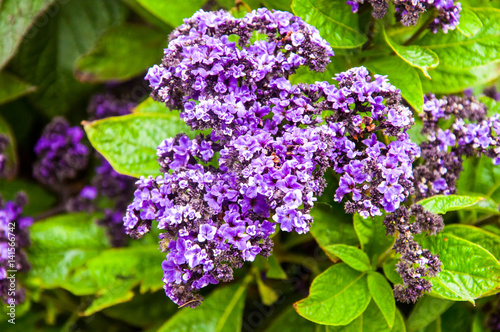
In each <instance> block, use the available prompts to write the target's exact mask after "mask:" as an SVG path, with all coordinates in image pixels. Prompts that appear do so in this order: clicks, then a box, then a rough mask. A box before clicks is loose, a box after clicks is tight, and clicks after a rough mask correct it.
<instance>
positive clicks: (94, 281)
mask: <svg viewBox="0 0 500 332" xmlns="http://www.w3.org/2000/svg"><path fill="white" fill-rule="evenodd" d="M164 259H165V254H163V253H162V252H160V251H159V250H158V245H149V246H135V247H129V248H118V249H109V250H105V251H102V252H101V253H100V254H99V255H98V256H95V257H93V258H91V259H90V260H88V261H86V262H85V264H83V265H82V266H80V267H78V268H77V269H76V270H75V271H74V272H73V274H72V275H71V277H70V278H68V280H67V281H66V282H65V283H64V284H63V285H62V287H63V288H66V289H67V290H69V291H70V292H72V293H74V294H76V295H91V294H97V295H98V296H97V297H96V298H95V299H94V301H92V303H91V304H90V306H89V307H88V308H86V310H85V311H84V313H83V314H84V315H91V314H93V313H95V312H97V311H99V310H102V309H103V308H107V307H110V306H112V305H115V304H117V303H122V302H126V301H129V300H130V299H132V298H133V296H134V292H133V291H132V289H133V288H134V287H135V286H137V285H140V286H141V287H140V292H141V293H145V292H147V291H156V290H158V289H161V288H162V286H163V282H162V277H163V273H162V269H161V262H162V261H163V260H164Z"/></svg>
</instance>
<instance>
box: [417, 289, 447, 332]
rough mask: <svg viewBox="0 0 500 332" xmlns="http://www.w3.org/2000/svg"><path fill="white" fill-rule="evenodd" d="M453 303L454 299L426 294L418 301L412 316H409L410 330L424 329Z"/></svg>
mask: <svg viewBox="0 0 500 332" xmlns="http://www.w3.org/2000/svg"><path fill="white" fill-rule="evenodd" d="M453 303H454V302H453V301H449V300H443V299H438V298H435V297H432V296H428V295H424V296H423V297H422V298H421V299H419V300H418V301H417V303H416V305H415V307H414V308H413V310H412V312H411V314H410V317H408V323H407V326H408V330H409V331H417V330H420V329H423V328H424V327H426V326H428V325H429V324H431V323H432V322H433V321H435V320H436V319H437V318H439V316H441V314H442V313H443V312H445V311H446V310H448V308H449V307H451V306H452V305H453Z"/></svg>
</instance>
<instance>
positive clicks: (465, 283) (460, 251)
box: [416, 234, 500, 303]
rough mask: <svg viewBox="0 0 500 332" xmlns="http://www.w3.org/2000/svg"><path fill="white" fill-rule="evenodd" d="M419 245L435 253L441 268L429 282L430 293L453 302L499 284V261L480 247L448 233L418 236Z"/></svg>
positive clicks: (481, 293) (485, 291) (472, 298)
mask: <svg viewBox="0 0 500 332" xmlns="http://www.w3.org/2000/svg"><path fill="white" fill-rule="evenodd" d="M416 239H417V241H418V242H419V243H420V244H421V245H422V247H423V248H425V249H429V250H430V251H431V252H432V253H434V254H439V259H440V260H441V262H442V263H443V266H442V271H441V272H440V273H438V275H437V276H436V277H434V278H431V279H430V280H431V281H432V293H431V295H433V296H436V297H440V298H443V299H448V300H453V301H469V302H471V303H474V300H475V299H477V298H479V297H481V296H483V295H486V294H488V293H489V292H492V291H494V290H497V289H498V288H499V286H500V263H499V262H498V261H497V260H496V258H495V257H494V256H493V255H492V254H491V253H489V252H488V251H486V250H485V249H483V248H482V247H480V246H478V245H476V244H474V243H472V242H469V241H466V240H463V239H461V238H458V237H456V236H454V235H451V234H438V235H437V236H428V237H424V236H418V237H416Z"/></svg>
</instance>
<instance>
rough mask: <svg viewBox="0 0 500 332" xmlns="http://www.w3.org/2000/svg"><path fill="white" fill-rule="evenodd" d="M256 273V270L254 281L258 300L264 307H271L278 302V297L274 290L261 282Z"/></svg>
mask: <svg viewBox="0 0 500 332" xmlns="http://www.w3.org/2000/svg"><path fill="white" fill-rule="evenodd" d="M258 273H259V272H258V270H257V276H256V281H257V288H258V289H259V294H260V300H261V301H262V303H264V304H265V305H267V306H272V305H273V304H274V303H275V302H276V301H277V300H278V298H279V296H278V294H277V293H276V292H275V291H274V289H272V288H271V287H269V286H268V285H266V284H265V283H264V282H263V281H262V278H261V276H260V274H258Z"/></svg>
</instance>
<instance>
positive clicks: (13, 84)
mask: <svg viewBox="0 0 500 332" xmlns="http://www.w3.org/2000/svg"><path fill="white" fill-rule="evenodd" d="M35 90H36V87H34V86H33V85H31V84H28V83H26V82H24V81H22V80H20V79H19V78H17V77H16V76H14V75H11V74H9V73H7V72H5V71H3V72H0V104H5V103H7V102H9V101H12V100H14V99H17V98H19V97H21V96H24V95H27V94H28V93H31V92H34V91H35Z"/></svg>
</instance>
